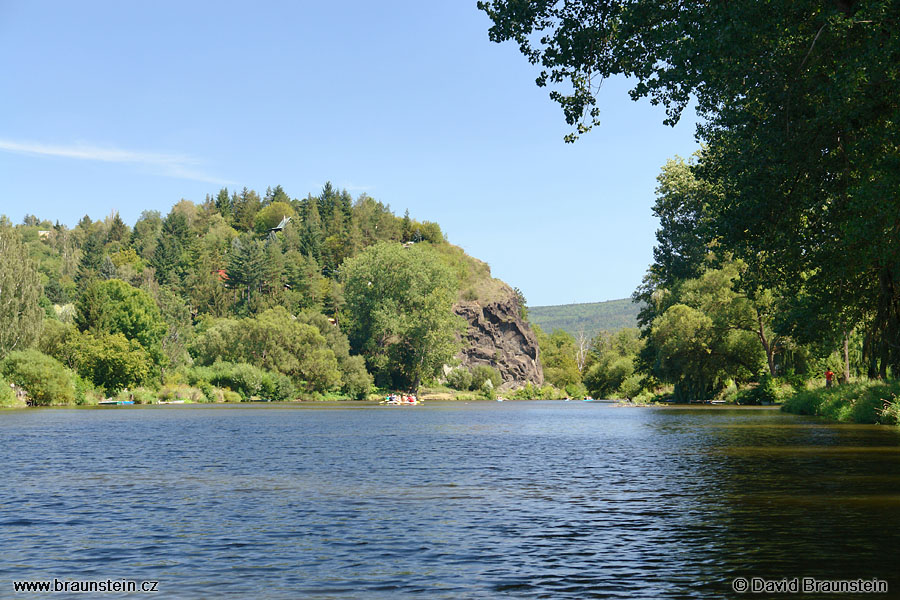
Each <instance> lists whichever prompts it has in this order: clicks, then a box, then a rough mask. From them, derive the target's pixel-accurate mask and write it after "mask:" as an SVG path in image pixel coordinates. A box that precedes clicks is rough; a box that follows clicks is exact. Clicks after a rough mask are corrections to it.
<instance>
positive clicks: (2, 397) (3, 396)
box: [0, 377, 25, 408]
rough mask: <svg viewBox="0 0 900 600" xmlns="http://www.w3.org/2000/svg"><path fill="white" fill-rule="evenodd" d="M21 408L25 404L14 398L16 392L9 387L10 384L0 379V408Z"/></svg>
mask: <svg viewBox="0 0 900 600" xmlns="http://www.w3.org/2000/svg"><path fill="white" fill-rule="evenodd" d="M21 406H25V403H24V402H22V401H21V400H19V399H18V398H17V397H16V392H15V390H13V389H12V387H10V384H9V383H8V382H7V381H6V380H4V379H3V378H2V377H0V407H3V408H12V407H21Z"/></svg>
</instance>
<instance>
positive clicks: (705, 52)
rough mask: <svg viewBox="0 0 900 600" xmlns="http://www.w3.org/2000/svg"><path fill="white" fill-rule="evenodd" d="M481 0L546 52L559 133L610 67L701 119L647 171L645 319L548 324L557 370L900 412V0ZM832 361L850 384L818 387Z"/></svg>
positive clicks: (698, 396)
mask: <svg viewBox="0 0 900 600" xmlns="http://www.w3.org/2000/svg"><path fill="white" fill-rule="evenodd" d="M478 5H479V8H480V9H481V10H483V11H484V12H486V13H487V15H488V16H489V17H490V19H491V20H492V21H493V25H492V27H491V28H490V32H489V33H490V37H491V39H492V40H493V41H495V42H504V41H507V40H512V41H514V42H515V43H517V44H518V46H519V48H520V50H521V52H522V53H523V54H524V55H525V56H526V57H527V58H528V60H529V61H530V62H532V63H533V64H537V65H540V68H541V69H542V71H541V74H540V75H539V77H538V78H537V84H538V86H542V87H544V86H548V87H550V88H552V89H551V92H550V97H551V99H552V100H554V101H555V102H557V103H558V104H559V105H560V106H561V108H562V110H563V113H564V116H565V119H566V121H567V122H568V124H569V125H570V126H572V127H573V128H574V131H573V132H572V133H571V134H570V135H569V136H567V139H566V141H568V142H574V141H575V140H577V138H578V137H579V136H581V135H583V134H586V133H587V132H588V131H589V130H590V129H591V128H592V127H593V126H595V125H597V124H599V117H600V114H601V112H600V110H599V108H598V94H599V92H600V89H601V86H600V83H602V81H603V80H604V78H606V77H609V76H611V75H625V76H629V77H631V78H633V79H632V81H633V82H634V88H633V89H632V90H631V92H630V94H631V97H632V98H633V99H639V98H649V99H650V100H651V101H652V102H653V103H654V104H661V105H662V106H664V107H665V109H666V119H665V122H666V123H667V124H669V125H674V124H676V123H677V122H678V120H679V118H680V116H681V114H682V112H683V111H684V109H685V108H686V107H687V106H688V104H689V102H690V101H693V102H694V103H695V105H696V106H697V112H698V114H699V116H700V117H701V119H700V122H699V124H698V126H697V139H698V141H700V142H701V143H702V149H701V150H700V151H699V152H698V153H697V154H696V155H695V156H693V157H691V158H690V159H689V160H687V161H685V160H683V159H681V158H677V157H676V158H675V159H673V160H671V161H670V162H668V163H667V164H666V165H665V166H664V167H663V169H662V173H661V174H660V176H659V178H658V181H659V186H658V188H657V199H656V204H655V206H654V207H653V213H654V215H655V216H656V217H658V218H659V221H660V225H661V227H660V230H659V231H658V232H657V245H656V247H655V248H654V253H653V256H654V262H653V264H652V265H651V266H650V269H649V271H648V272H647V275H646V277H645V278H644V281H643V283H642V285H641V286H640V288H639V289H638V290H637V291H636V292H635V294H634V299H635V300H636V301H638V302H640V303H641V305H642V309H641V312H640V314H639V317H638V322H639V326H640V332H639V333H638V332H637V331H634V330H632V331H628V332H619V333H617V334H615V335H601V336H599V337H597V338H595V339H594V340H593V342H591V340H586V339H584V338H583V337H582V339H578V340H575V339H573V338H572V337H571V336H568V337H567V336H566V334H561V333H560V334H558V333H553V334H551V336H550V338H549V340H548V342H549V344H550V345H551V347H552V349H551V350H550V351H549V352H545V354H544V364H545V367H546V371H547V372H548V378H550V379H551V381H553V378H554V377H556V378H557V381H558V382H559V383H563V382H565V385H567V386H571V387H572V389H574V388H575V387H577V386H578V385H583V386H585V387H586V388H587V390H588V391H590V392H591V393H594V394H598V395H600V394H609V393H613V394H618V395H622V396H632V395H634V396H635V397H637V398H641V399H645V400H649V399H652V398H654V397H660V396H670V397H673V398H674V399H676V400H684V401H687V400H710V399H713V398H720V399H726V400H736V401H743V402H752V403H757V402H762V401H777V400H787V402H785V404H784V407H785V409H787V410H791V411H796V412H804V413H807V414H817V415H822V416H826V417H830V418H833V419H838V420H846V421H849V420H852V421H857V422H867V423H873V422H879V423H896V422H897V414H898V400H897V394H896V392H897V384H896V381H895V379H894V378H895V377H896V376H897V374H898V372H900V219H898V215H900V168H898V165H900V148H898V146H897V139H898V136H900V129H898V128H900V125H898V120H897V114H898V112H900V37H898V36H897V34H896V32H897V15H898V14H900V13H898V8H900V7H898V2H897V1H896V0H858V1H857V0H853V1H840V2H813V1H812V0H804V1H800V2H784V1H780V2H768V3H759V2H752V1H739V2H729V3H718V4H713V5H710V4H708V3H691V2H688V3H665V2H637V3H634V2H623V1H620V0H611V1H609V2H600V3H597V2H593V1H588V0H574V1H572V2H565V3H553V2H549V3H548V2H542V1H539V0H531V1H525V2H520V1H518V0H516V1H513V0H482V1H480V2H479V3H478ZM542 350H543V346H542ZM548 355H549V356H548ZM827 369H830V370H833V371H835V372H837V373H839V374H840V380H841V383H842V385H840V386H837V387H835V388H829V389H827V390H826V389H824V388H823V387H822V384H823V380H824V372H825V371H826V370H827ZM579 375H580V381H579ZM810 387H812V388H813V389H807V388H810Z"/></svg>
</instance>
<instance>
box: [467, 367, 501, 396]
mask: <svg viewBox="0 0 900 600" xmlns="http://www.w3.org/2000/svg"><path fill="white" fill-rule="evenodd" d="M471 372H472V388H471V389H473V390H481V389H482V388H483V387H484V382H485V381H490V382H491V385H492V386H493V387H494V389H496V388H498V387H500V386H501V385H502V384H503V378H502V377H501V376H500V371H498V370H497V369H495V368H494V367H491V366H488V365H475V366H474V367H472V369H471Z"/></svg>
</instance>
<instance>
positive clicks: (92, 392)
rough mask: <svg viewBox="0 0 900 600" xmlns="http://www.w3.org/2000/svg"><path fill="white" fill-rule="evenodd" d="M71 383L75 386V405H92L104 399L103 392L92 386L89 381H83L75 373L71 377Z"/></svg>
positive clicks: (83, 379) (82, 378)
mask: <svg viewBox="0 0 900 600" xmlns="http://www.w3.org/2000/svg"><path fill="white" fill-rule="evenodd" d="M73 383H74V384H75V404H79V405H94V404H97V403H98V402H100V401H101V400H103V399H104V398H105V397H106V396H105V395H104V394H103V390H102V389H100V388H98V387H97V386H96V385H94V384H93V382H92V381H91V380H90V379H85V378H84V377H82V376H81V375H78V374H77V373H76V374H75V376H74V377H73Z"/></svg>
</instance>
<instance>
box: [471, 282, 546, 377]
mask: <svg viewBox="0 0 900 600" xmlns="http://www.w3.org/2000/svg"><path fill="white" fill-rule="evenodd" d="M495 281H496V280H495ZM503 287H504V288H505V291H506V292H507V293H504V294H503V295H502V296H503V297H502V298H500V299H497V300H493V301H490V302H484V301H460V302H458V303H457V304H456V305H455V306H454V307H453V310H454V312H455V313H456V314H457V315H459V316H461V317H463V318H464V319H465V320H466V322H467V323H468V324H469V327H468V331H467V332H466V334H465V336H464V338H465V339H464V340H463V342H464V350H463V351H462V352H460V354H458V355H457V358H459V359H460V361H461V362H462V364H463V366H465V367H470V368H471V367H474V366H476V365H489V366H492V367H494V368H495V369H497V370H498V371H500V375H502V376H503V386H502V388H501V389H509V388H514V387H521V386H523V385H525V384H526V383H532V384H535V385H542V384H543V383H544V371H543V369H542V367H541V363H540V361H539V359H538V356H539V354H538V343H537V337H536V336H535V334H534V331H532V329H531V326H530V325H529V324H528V323H527V322H525V321H523V320H522V318H521V317H520V316H519V303H518V301H517V300H516V295H515V294H514V293H513V291H512V290H511V289H509V287H508V286H506V285H505V284H503Z"/></svg>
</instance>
